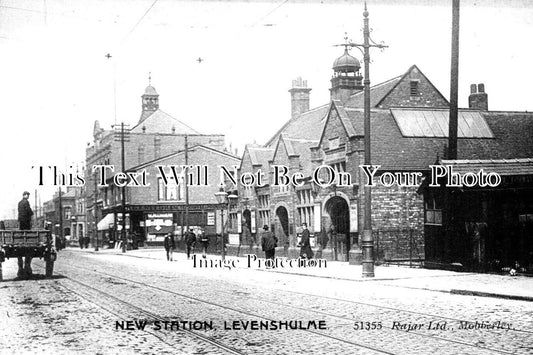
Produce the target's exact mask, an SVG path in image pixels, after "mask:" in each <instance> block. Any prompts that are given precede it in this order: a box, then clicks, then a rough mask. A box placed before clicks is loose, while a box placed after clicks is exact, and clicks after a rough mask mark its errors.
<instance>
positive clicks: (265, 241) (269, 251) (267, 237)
mask: <svg viewBox="0 0 533 355" xmlns="http://www.w3.org/2000/svg"><path fill="white" fill-rule="evenodd" d="M277 246H278V238H276V236H275V235H274V234H272V232H270V231H269V230H268V226H267V225H266V224H265V225H264V226H263V233H262V234H261V247H262V248H263V251H264V252H265V259H272V260H274V255H275V254H276V247H277Z"/></svg>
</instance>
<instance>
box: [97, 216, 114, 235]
mask: <svg viewBox="0 0 533 355" xmlns="http://www.w3.org/2000/svg"><path fill="white" fill-rule="evenodd" d="M114 223H115V214H114V213H109V214H107V215H106V216H105V217H104V218H102V219H101V220H100V222H98V224H97V225H96V229H98V230H99V231H105V230H108V229H111V228H109V225H113V224H114Z"/></svg>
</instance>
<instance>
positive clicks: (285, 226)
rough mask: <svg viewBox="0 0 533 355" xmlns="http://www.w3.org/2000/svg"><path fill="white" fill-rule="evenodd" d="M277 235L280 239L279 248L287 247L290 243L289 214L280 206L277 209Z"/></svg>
mask: <svg viewBox="0 0 533 355" xmlns="http://www.w3.org/2000/svg"><path fill="white" fill-rule="evenodd" d="M275 228H276V229H275V231H274V233H275V235H276V237H277V238H278V246H286V245H288V243H289V213H288V212H287V209H286V208H285V207H283V206H280V207H278V208H277V209H276V227H275Z"/></svg>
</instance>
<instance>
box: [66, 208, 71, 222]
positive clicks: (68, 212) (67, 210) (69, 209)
mask: <svg viewBox="0 0 533 355" xmlns="http://www.w3.org/2000/svg"><path fill="white" fill-rule="evenodd" d="M71 217H72V209H71V208H70V207H65V219H70V218H71Z"/></svg>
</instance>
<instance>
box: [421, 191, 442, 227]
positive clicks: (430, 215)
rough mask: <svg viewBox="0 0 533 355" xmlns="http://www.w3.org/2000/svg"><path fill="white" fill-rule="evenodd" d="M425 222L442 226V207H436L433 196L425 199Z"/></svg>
mask: <svg viewBox="0 0 533 355" xmlns="http://www.w3.org/2000/svg"><path fill="white" fill-rule="evenodd" d="M425 223H426V224H433V225H436V226H442V209H440V208H438V207H437V202H436V200H435V198H430V199H428V200H427V201H426V220H425Z"/></svg>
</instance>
